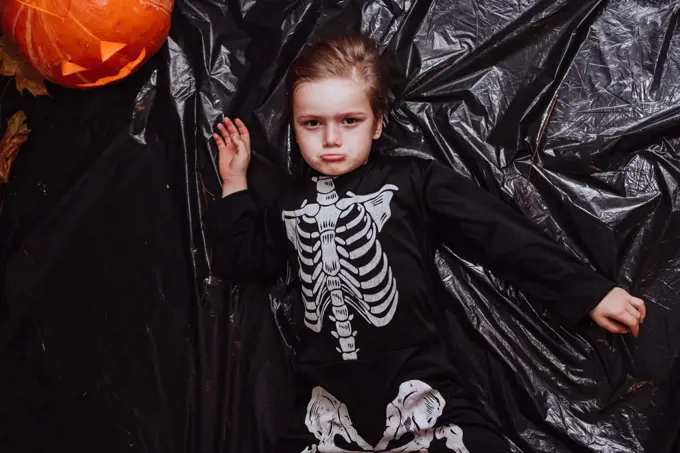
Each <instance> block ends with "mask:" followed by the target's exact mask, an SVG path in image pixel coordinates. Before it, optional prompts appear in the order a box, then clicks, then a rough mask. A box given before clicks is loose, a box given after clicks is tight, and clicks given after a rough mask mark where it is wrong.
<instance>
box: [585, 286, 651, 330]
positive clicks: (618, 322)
mask: <svg viewBox="0 0 680 453" xmlns="http://www.w3.org/2000/svg"><path fill="white" fill-rule="evenodd" d="M646 315H647V308H646V307H645V302H644V301H643V300H642V299H638V298H637V297H633V296H631V295H630V294H628V292H627V291H626V290H624V289H622V288H614V289H612V290H611V291H610V292H609V293H608V294H607V295H606V296H605V297H604V299H602V300H601V301H600V303H599V304H597V306H596V307H595V308H593V309H592V310H591V312H590V317H591V318H593V321H595V322H596V323H597V325H598V326H600V327H602V328H603V329H607V330H608V331H610V332H612V333H621V334H624V333H632V334H633V336H634V337H637V336H638V334H639V333H640V324H642V323H643V322H644V321H645V316H646Z"/></svg>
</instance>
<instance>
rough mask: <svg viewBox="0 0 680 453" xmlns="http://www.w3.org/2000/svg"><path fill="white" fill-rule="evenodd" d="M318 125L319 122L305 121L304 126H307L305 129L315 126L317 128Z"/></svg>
mask: <svg viewBox="0 0 680 453" xmlns="http://www.w3.org/2000/svg"><path fill="white" fill-rule="evenodd" d="M319 124H320V123H319V120H309V121H305V126H307V127H317V126H319Z"/></svg>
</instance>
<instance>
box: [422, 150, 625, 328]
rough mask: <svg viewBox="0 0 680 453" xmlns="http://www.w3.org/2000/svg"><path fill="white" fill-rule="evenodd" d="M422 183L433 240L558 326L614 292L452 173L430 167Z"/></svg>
mask: <svg viewBox="0 0 680 453" xmlns="http://www.w3.org/2000/svg"><path fill="white" fill-rule="evenodd" d="M423 183H424V189H423V196H424V198H425V206H426V215H427V217H428V222H429V228H430V230H431V231H433V232H434V234H435V236H436V238H437V239H438V240H439V241H440V242H442V243H443V244H445V245H447V246H448V247H450V248H451V249H452V250H453V251H454V252H457V253H461V254H462V255H464V256H465V257H466V258H468V259H470V260H473V261H476V262H478V263H479V264H481V265H483V266H485V267H486V268H488V269H489V270H491V271H492V272H494V273H496V274H497V275H498V276H499V277H501V278H502V279H504V280H506V281H508V282H509V283H511V284H513V285H514V286H515V287H516V288H517V289H520V290H522V291H524V292H525V293H526V294H527V295H528V296H529V297H531V298H534V299H536V300H537V301H540V302H541V303H542V304H544V306H545V307H546V308H548V309H549V310H550V311H551V312H552V313H553V314H555V315H556V316H557V317H558V318H559V319H560V320H561V321H562V322H563V323H565V324H574V323H576V322H578V321H580V320H581V319H583V318H584V317H585V316H587V314H588V313H589V312H590V310H592V309H593V308H594V307H595V306H596V305H597V304H598V303H599V302H600V300H602V298H603V297H604V296H605V295H606V294H607V293H608V292H609V291H610V290H611V289H612V288H613V287H614V286H615V284H614V283H613V282H611V281H609V280H608V279H606V278H604V277H603V276H601V275H600V274H598V273H597V272H595V271H594V270H592V269H591V268H589V267H587V266H586V265H585V264H583V263H582V262H580V261H579V260H578V259H577V258H576V257H575V256H573V255H572V254H571V253H569V252H568V251H567V250H566V249H565V248H564V247H562V246H561V245H559V244H558V243H557V242H556V241H554V240H552V239H551V238H550V237H548V236H547V235H546V234H544V233H543V232H542V231H540V230H539V229H538V228H536V227H535V226H534V225H533V224H532V223H531V222H529V220H528V219H527V218H526V217H524V216H523V215H522V214H520V213H518V212H516V211H515V210H513V209H512V208H511V207H510V206H508V205H507V204H505V203H504V202H503V201H501V200H499V199H497V198H496V197H494V196H493V195H491V194H489V193H488V192H486V191H485V190H484V189H482V188H480V187H478V186H476V185H475V184H474V183H473V182H471V181H469V180H468V179H466V178H464V177H462V176H460V175H458V174H457V173H456V172H455V171H453V170H452V169H450V168H447V167H445V166H444V165H442V164H439V163H437V162H432V163H431V164H429V167H427V170H426V171H425V173H424V176H423Z"/></svg>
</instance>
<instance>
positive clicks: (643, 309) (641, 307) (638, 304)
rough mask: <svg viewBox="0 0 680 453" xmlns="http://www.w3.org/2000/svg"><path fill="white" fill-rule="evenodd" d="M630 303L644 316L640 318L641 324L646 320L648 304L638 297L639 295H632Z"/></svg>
mask: <svg viewBox="0 0 680 453" xmlns="http://www.w3.org/2000/svg"><path fill="white" fill-rule="evenodd" d="M630 303H631V305H632V306H633V307H635V308H636V309H637V311H639V312H640V314H641V315H642V318H641V319H640V324H642V323H643V322H645V318H646V317H647V306H646V305H645V301H644V300H642V299H638V298H637V297H631V298H630Z"/></svg>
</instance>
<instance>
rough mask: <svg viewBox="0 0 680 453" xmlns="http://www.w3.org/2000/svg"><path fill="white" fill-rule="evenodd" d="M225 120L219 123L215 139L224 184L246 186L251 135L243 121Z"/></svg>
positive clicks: (214, 135)
mask: <svg viewBox="0 0 680 453" xmlns="http://www.w3.org/2000/svg"><path fill="white" fill-rule="evenodd" d="M235 123H236V124H234V122H232V121H231V119H230V118H225V119H224V122H220V123H217V129H218V130H219V132H220V133H219V134H213V139H214V140H215V143H216V144H217V150H218V151H219V171H220V177H221V178H222V182H223V184H224V185H225V186H227V185H238V186H241V185H243V184H245V180H246V172H247V170H248V164H249V163H250V134H249V133H248V128H246V125H245V124H243V121H241V120H240V119H238V118H237V119H236V121H235Z"/></svg>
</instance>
